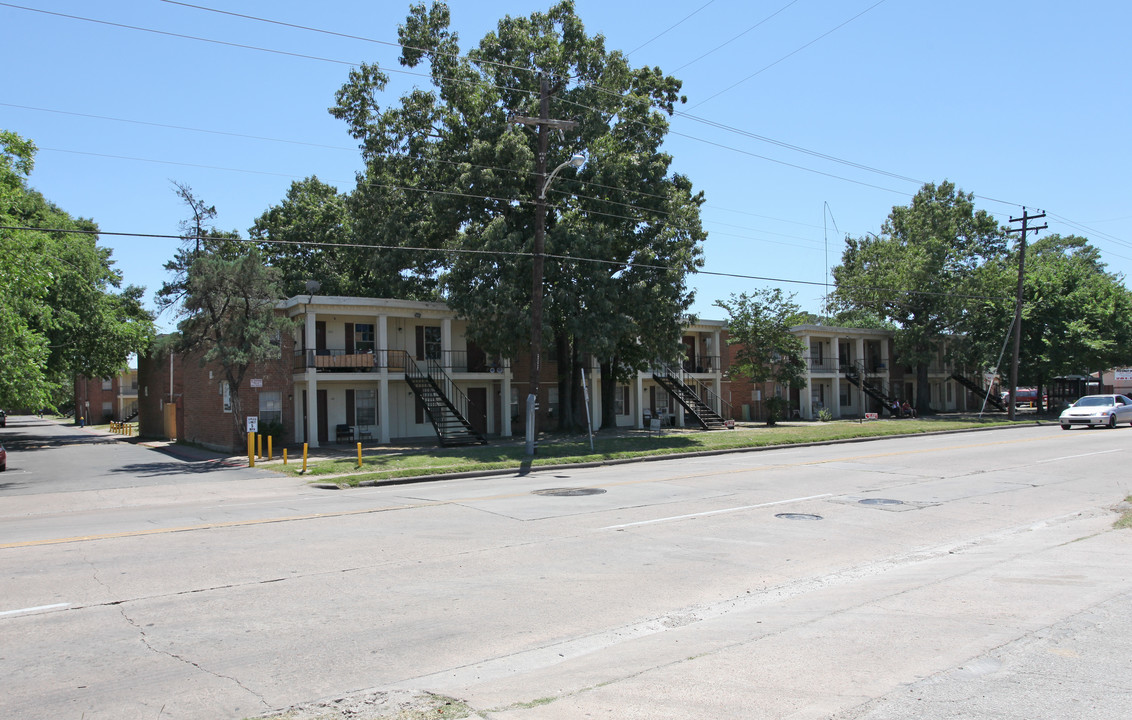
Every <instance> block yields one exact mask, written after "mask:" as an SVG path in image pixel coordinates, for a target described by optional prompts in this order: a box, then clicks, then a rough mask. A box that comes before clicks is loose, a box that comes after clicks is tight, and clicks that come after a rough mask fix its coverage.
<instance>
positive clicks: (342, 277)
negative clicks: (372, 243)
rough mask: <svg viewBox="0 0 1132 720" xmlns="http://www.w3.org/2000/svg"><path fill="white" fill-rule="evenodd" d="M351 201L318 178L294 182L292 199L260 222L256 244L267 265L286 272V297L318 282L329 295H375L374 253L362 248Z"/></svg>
mask: <svg viewBox="0 0 1132 720" xmlns="http://www.w3.org/2000/svg"><path fill="white" fill-rule="evenodd" d="M351 226H352V222H351V213H350V207H349V197H348V196H347V195H345V194H344V193H340V192H338V189H337V188H335V187H334V186H333V185H328V184H326V183H324V182H322V181H320V180H319V179H318V178H317V177H309V178H307V179H305V180H302V181H299V182H294V183H291V187H290V189H289V190H288V191H287V197H286V198H284V199H283V202H282V203H280V204H279V205H275V206H273V207H271V208H269V209H268V210H267V212H265V213H263V215H261V216H259V218H257V219H256V221H255V225H254V226H253V227H252V229H251V237H252V239H253V240H258V241H261V242H260V244H259V249H260V253H261V254H262V255H263V259H264V262H266V263H267V264H268V265H270V266H272V267H274V268H276V269H277V270H278V271H279V273H280V283H281V285H282V289H283V293H284V294H285V295H287V296H291V295H296V294H299V293H301V292H303V291H304V290H305V289H306V284H307V282H308V281H310V280H316V281H317V282H318V283H319V285H320V288H319V292H320V293H322V294H323V295H374V294H376V293H380V286H379V285H378V287H374V283H372V282H371V278H372V274H373V273H372V263H371V262H369V255H370V254H371V253H372V251H369V250H365V249H362V248H358V247H357V246H356V244H355V243H354V240H355V238H354V237H353V235H352V231H351Z"/></svg>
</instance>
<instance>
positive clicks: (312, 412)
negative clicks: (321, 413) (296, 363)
mask: <svg viewBox="0 0 1132 720" xmlns="http://www.w3.org/2000/svg"><path fill="white" fill-rule="evenodd" d="M307 444H308V445H309V446H310V447H312V448H316V447H318V374H317V373H316V372H315V369H314V368H308V369H307Z"/></svg>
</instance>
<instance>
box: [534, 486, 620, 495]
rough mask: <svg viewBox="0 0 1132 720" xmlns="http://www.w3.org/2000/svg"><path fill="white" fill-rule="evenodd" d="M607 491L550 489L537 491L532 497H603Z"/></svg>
mask: <svg viewBox="0 0 1132 720" xmlns="http://www.w3.org/2000/svg"><path fill="white" fill-rule="evenodd" d="M603 492H605V490H603V489H602V488H549V489H547V490H535V491H534V492H533V493H531V494H532V495H553V496H555V497H572V496H575V495H601V494H602V493H603Z"/></svg>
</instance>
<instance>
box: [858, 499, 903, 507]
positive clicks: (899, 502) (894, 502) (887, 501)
mask: <svg viewBox="0 0 1132 720" xmlns="http://www.w3.org/2000/svg"><path fill="white" fill-rule="evenodd" d="M857 502H859V503H861V504H862V505H903V504H904V501H903V500H891V499H889V498H865V499H864V500H858V501H857Z"/></svg>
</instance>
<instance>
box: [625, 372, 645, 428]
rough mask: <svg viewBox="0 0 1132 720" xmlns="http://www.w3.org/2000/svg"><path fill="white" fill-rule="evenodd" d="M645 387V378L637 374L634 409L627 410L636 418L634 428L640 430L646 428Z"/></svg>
mask: <svg viewBox="0 0 1132 720" xmlns="http://www.w3.org/2000/svg"><path fill="white" fill-rule="evenodd" d="M644 385H645V381H644V376H643V375H642V374H641V373H637V382H636V387H634V390H635V392H636V394H635V395H634V396H633V398H632V400H633V407H630V408H626V410H628V411H629V412H631V413H633V415H634V416H636V418H635V419H634V420H633V427H635V428H637V429H638V430H643V429H644V427H645V410H644V408H645V404H644Z"/></svg>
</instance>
